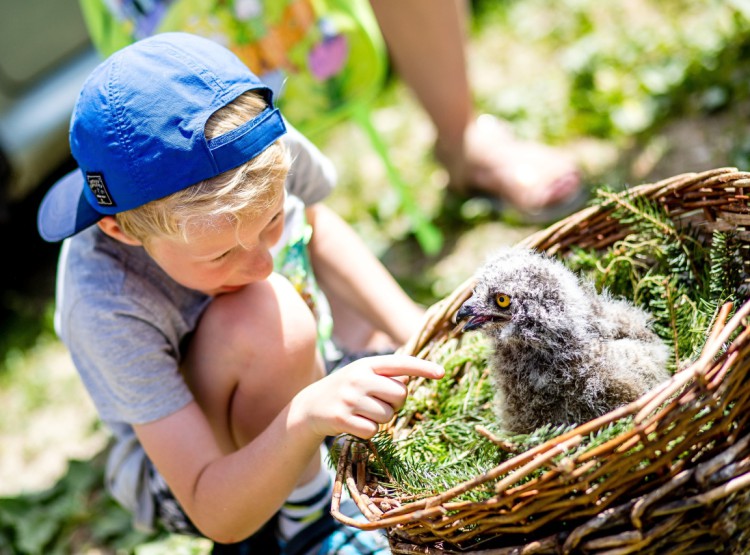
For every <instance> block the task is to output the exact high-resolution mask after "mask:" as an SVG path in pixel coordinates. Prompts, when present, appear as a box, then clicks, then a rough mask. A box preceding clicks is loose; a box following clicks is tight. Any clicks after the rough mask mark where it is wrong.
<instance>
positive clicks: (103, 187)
mask: <svg viewBox="0 0 750 555" xmlns="http://www.w3.org/2000/svg"><path fill="white" fill-rule="evenodd" d="M86 182H87V183H88V184H89V189H91V192H92V193H94V197H95V198H96V203H97V204H98V205H99V206H115V201H113V200H112V196H111V195H110V194H109V189H107V184H106V183H105V182H104V176H103V175H102V174H100V173H95V172H86Z"/></svg>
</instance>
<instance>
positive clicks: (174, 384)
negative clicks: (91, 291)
mask: <svg viewBox="0 0 750 555" xmlns="http://www.w3.org/2000/svg"><path fill="white" fill-rule="evenodd" d="M69 315H70V322H68V324H69V325H68V326H67V329H68V334H67V337H66V338H65V340H66V341H65V342H66V344H67V345H68V348H69V350H70V352H71V353H72V356H73V361H74V363H75V364H76V367H77V368H78V371H79V373H80V374H81V378H82V380H83V382H84V384H85V386H86V388H87V389H88V391H89V394H90V395H91V397H92V399H93V401H94V404H95V405H96V407H97V409H98V411H99V414H100V415H101V417H102V419H103V420H105V421H119V422H127V423H129V424H144V423H147V422H152V421H154V420H158V419H160V418H164V417H165V416H168V415H170V414H172V413H174V412H176V411H177V410H179V409H181V408H182V407H184V406H185V405H187V404H188V403H189V402H190V401H191V400H192V399H193V396H192V394H191V393H190V390H189V389H188V387H187V385H186V384H185V382H184V380H183V378H182V375H181V374H180V371H179V354H178V351H179V346H178V345H175V339H170V338H168V337H167V336H166V335H165V334H164V333H163V332H162V331H160V325H162V326H163V323H162V322H159V321H158V320H159V316H158V315H150V314H149V313H148V311H147V309H145V308H144V307H139V306H137V305H135V304H133V305H129V304H128V301H127V300H126V299H122V298H119V297H111V298H97V299H92V298H84V299H83V300H79V302H78V303H77V305H76V306H75V307H73V309H72V310H71V312H70V313H69Z"/></svg>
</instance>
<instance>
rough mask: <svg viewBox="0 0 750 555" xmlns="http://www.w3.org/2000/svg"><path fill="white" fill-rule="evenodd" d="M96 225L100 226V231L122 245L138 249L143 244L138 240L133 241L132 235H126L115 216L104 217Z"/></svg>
mask: <svg viewBox="0 0 750 555" xmlns="http://www.w3.org/2000/svg"><path fill="white" fill-rule="evenodd" d="M96 225H98V226H99V229H101V230H102V231H103V232H104V233H106V234H107V235H109V236H110V237H112V239H116V240H118V241H120V242H121V243H125V244H126V245H133V246H136V247H137V246H140V245H142V244H143V243H141V242H140V241H139V240H138V239H133V238H132V237H131V236H130V235H128V234H127V233H125V232H124V231H123V230H122V228H121V227H120V224H118V223H117V220H116V219H115V217H114V216H104V217H103V218H102V219H101V220H99V222H98V223H97V224H96Z"/></svg>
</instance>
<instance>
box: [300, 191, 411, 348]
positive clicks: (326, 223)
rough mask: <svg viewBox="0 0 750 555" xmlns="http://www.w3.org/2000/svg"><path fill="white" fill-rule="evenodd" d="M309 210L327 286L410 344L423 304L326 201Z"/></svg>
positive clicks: (313, 248)
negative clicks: (325, 203) (401, 283)
mask: <svg viewBox="0 0 750 555" xmlns="http://www.w3.org/2000/svg"><path fill="white" fill-rule="evenodd" d="M307 213H308V220H309V221H310V222H311V225H312V226H313V236H312V240H311V241H310V255H311V259H312V264H313V268H314V270H315V275H316V277H317V279H318V281H319V283H320V284H321V287H323V289H324V290H331V291H336V293H337V294H338V295H341V297H342V298H343V299H344V300H345V301H346V302H347V304H348V305H349V306H350V307H352V308H354V309H355V310H356V311H357V312H359V314H361V315H362V316H363V317H364V318H365V319H366V320H367V321H369V322H370V323H371V324H372V325H373V326H374V327H376V328H377V329H380V330H382V331H384V332H385V333H387V334H388V335H390V336H391V337H392V338H393V339H394V340H396V341H397V342H399V343H406V341H407V340H408V339H409V338H410V337H411V335H412V334H413V333H415V332H416V331H417V330H418V329H419V325H420V324H421V321H422V317H423V315H424V311H423V310H422V308H420V307H419V306H418V305H417V304H416V303H414V301H413V300H412V299H410V298H409V296H408V295H407V294H406V293H405V292H404V290H403V289H402V288H401V287H400V286H399V284H398V283H397V282H396V280H395V279H394V278H393V276H392V275H391V274H390V272H388V270H387V268H385V267H384V266H383V264H382V263H381V262H380V261H379V260H378V259H377V257H375V256H374V255H373V254H372V252H371V251H370V250H369V248H368V247H367V245H366V244H365V243H364V241H362V239H361V238H360V237H359V236H358V235H357V234H356V233H355V231H354V230H353V229H352V228H351V226H349V224H347V223H346V222H345V221H344V220H342V219H341V218H340V217H339V216H338V215H337V214H335V213H334V212H333V211H332V210H330V209H329V208H328V207H326V206H325V205H322V204H316V205H313V206H312V207H309V208H308V209H307Z"/></svg>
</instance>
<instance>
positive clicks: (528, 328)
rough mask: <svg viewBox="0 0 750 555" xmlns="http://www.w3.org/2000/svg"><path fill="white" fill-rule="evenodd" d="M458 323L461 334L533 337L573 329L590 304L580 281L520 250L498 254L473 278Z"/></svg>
mask: <svg viewBox="0 0 750 555" xmlns="http://www.w3.org/2000/svg"><path fill="white" fill-rule="evenodd" d="M475 278H476V279H475V283H476V284H475V287H474V291H473V293H472V296H471V297H470V298H469V299H468V300H467V301H466V302H465V303H464V304H463V305H462V306H461V308H460V309H459V311H458V313H457V315H456V320H457V322H465V323H464V326H463V331H469V330H474V329H482V330H483V331H484V332H485V333H488V334H489V335H493V336H499V335H500V334H501V333H504V334H506V335H507V334H510V333H519V334H522V335H524V334H525V335H527V336H533V335H536V334H541V333H545V332H546V333H549V332H550V331H555V330H559V329H562V328H564V327H565V326H567V325H573V323H574V322H575V321H580V320H581V318H580V316H582V315H583V314H585V313H588V310H589V305H590V301H589V299H588V298H587V296H586V294H585V293H584V290H583V289H582V288H581V286H580V283H579V280H578V278H577V276H576V275H575V274H574V273H573V272H571V271H570V270H569V269H568V268H566V267H565V266H564V265H563V264H562V263H561V262H559V261H557V260H555V259H553V258H550V257H549V256H547V255H544V254H541V253H537V252H535V251H533V250H530V249H524V248H519V247H512V248H503V249H501V250H499V251H497V252H496V253H494V254H493V255H492V256H491V257H490V258H488V260H487V262H486V263H485V264H484V265H483V266H482V267H481V268H480V269H479V270H478V271H477V273H476V275H475Z"/></svg>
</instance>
